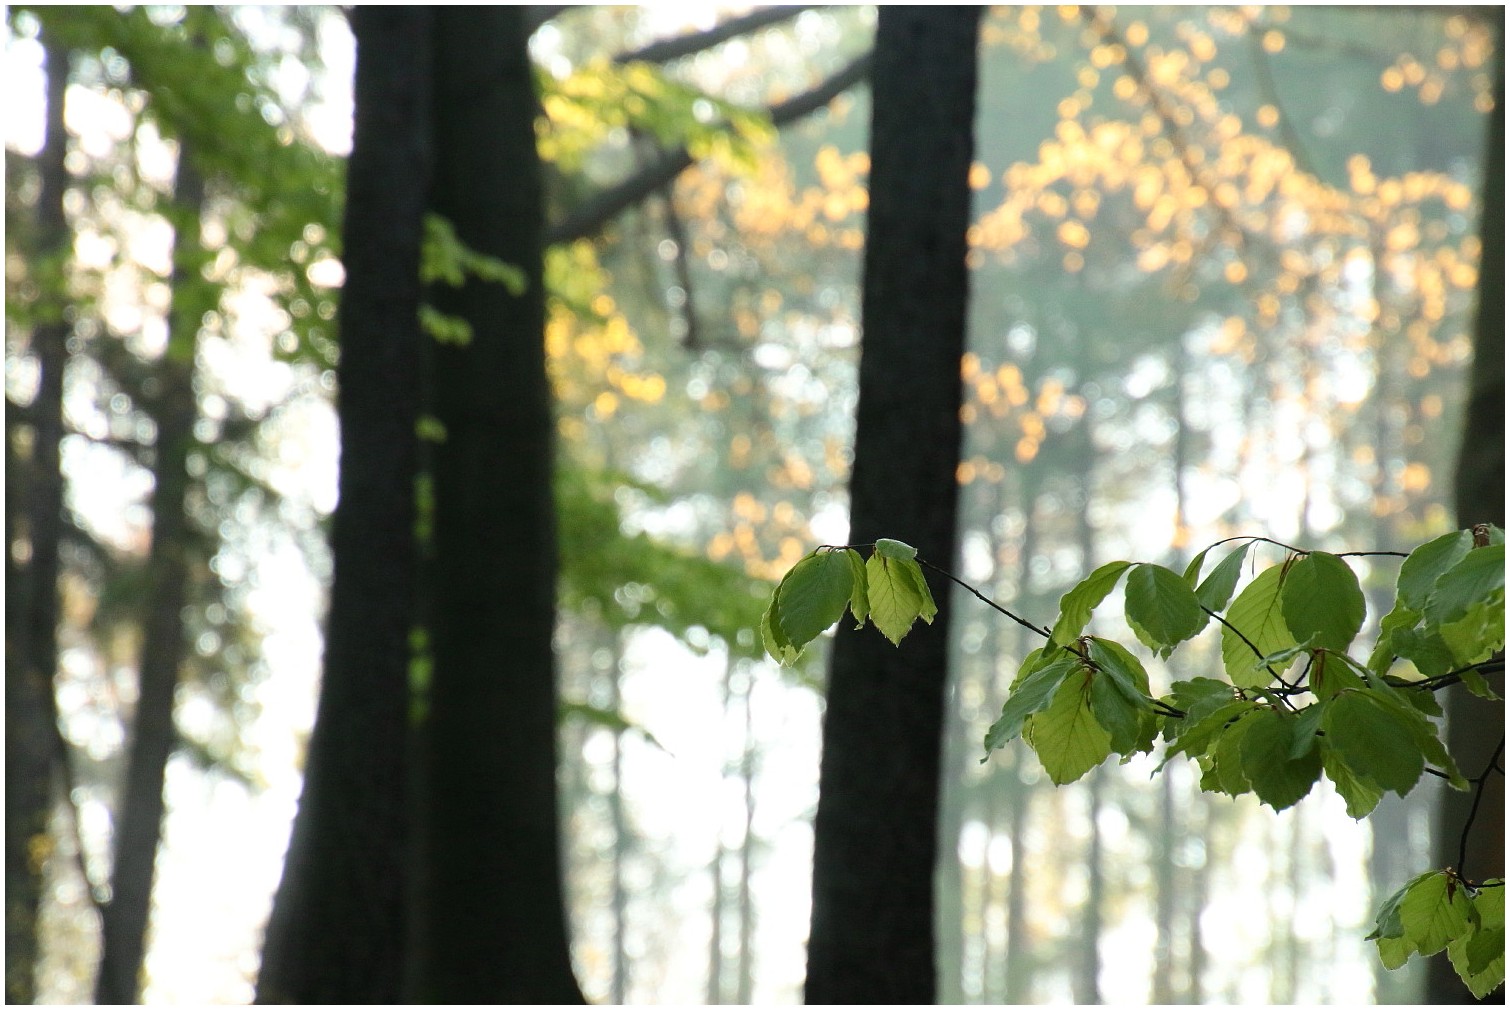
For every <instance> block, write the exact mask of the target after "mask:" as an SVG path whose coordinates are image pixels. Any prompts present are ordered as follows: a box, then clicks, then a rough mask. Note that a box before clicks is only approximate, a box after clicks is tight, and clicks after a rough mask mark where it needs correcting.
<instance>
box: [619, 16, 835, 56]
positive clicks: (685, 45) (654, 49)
mask: <svg viewBox="0 0 1510 1010" xmlns="http://www.w3.org/2000/svg"><path fill="white" fill-rule="evenodd" d="M816 6H819V5H817V4H803V5H800V6H799V5H793V6H789V7H758V8H756V9H755V10H753V11H750V13H748V14H742V15H740V16H739V17H737V18H730V19H729V20H727V21H725V22H723V23H721V24H716V25H714V26H713V27H712V28H709V29H707V30H706V31H700V32H688V33H687V34H685V35H678V36H676V37H675V38H669V39H660V40H658V41H655V42H651V43H650V44H648V45H644V46H641V47H640V48H639V49H634V50H631V51H629V52H627V53H620V54H619V55H618V56H615V57H614V58H613V61H614V62H615V63H618V64H621V65H622V64H625V63H670V62H671V61H672V60H679V59H681V58H682V57H684V56H692V55H694V54H696V53H700V52H702V51H703V50H705V49H712V48H713V47H714V46H716V45H719V44H720V43H723V42H728V41H729V40H730V39H735V38H738V37H739V36H741V35H747V34H749V33H750V32H755V31H759V30H760V29H762V28H768V27H770V26H771V25H777V24H780V23H781V22H783V21H789V20H791V19H792V18H794V17H796V16H797V15H798V14H801V13H802V12H803V11H807V10H812V9H813V8H814V7H816Z"/></svg>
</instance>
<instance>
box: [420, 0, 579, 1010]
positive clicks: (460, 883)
mask: <svg viewBox="0 0 1510 1010" xmlns="http://www.w3.org/2000/svg"><path fill="white" fill-rule="evenodd" d="M526 44H527V38H526V33H525V28H524V24H523V21H522V14H521V11H520V9H519V8H517V7H470V8H461V7H441V8H438V9H437V13H436V61H435V67H436V77H435V95H434V109H435V144H436V152H437V160H436V174H435V182H434V185H433V188H432V190H431V209H432V210H433V211H435V212H436V213H438V214H440V215H441V216H443V217H445V218H446V219H448V220H449V221H451V223H452V224H453V225H454V226H455V229H456V233H457V236H458V237H459V238H460V240H461V241H462V242H464V243H465V244H466V245H468V246H469V247H470V248H472V249H474V250H476V251H477V252H479V253H482V254H485V255H488V256H494V257H497V258H499V259H501V260H502V261H503V262H505V263H508V264H511V265H512V266H514V267H516V268H517V269H519V270H520V271H521V272H522V273H523V275H524V277H525V279H526V281H527V287H526V289H525V290H524V291H523V292H522V293H521V294H517V295H516V294H513V293H511V292H510V291H509V290H508V289H507V288H506V287H505V286H503V285H502V284H499V283H496V282H491V281H484V280H479V279H475V278H473V279H470V280H468V282H467V283H466V284H465V285H464V286H463V287H461V288H460V289H454V290H450V289H448V290H437V291H434V292H432V294H433V301H434V303H435V304H436V306H437V307H438V308H439V309H440V310H441V311H443V312H447V313H450V314H452V315H456V316H459V317H461V318H463V319H466V320H467V321H468V322H469V323H470V324H471V327H472V331H473V335H472V339H471V340H470V341H469V342H468V343H467V344H465V345H456V344H448V345H437V346H436V347H435V348H434V353H433V363H432V367H433V381H434V395H435V401H434V408H433V409H434V413H435V415H436V416H437V417H438V418H439V420H440V421H441V423H442V424H443V425H444V427H445V432H446V435H445V439H444V440H443V441H442V442H441V443H440V444H438V445H437V446H436V448H435V454H434V463H433V477H434V487H435V522H434V529H435V541H434V544H435V557H434V563H433V565H432V568H431V571H430V573H429V575H428V577H427V585H428V589H429V593H430V596H431V598H432V599H433V602H434V609H433V616H432V622H433V626H432V628H431V632H432V640H433V642H434V661H435V665H434V673H433V677H432V682H431V685H430V701H429V714H428V719H427V722H426V725H425V727H424V734H423V735H424V747H423V753H424V763H425V768H424V775H425V779H424V781H425V787H424V803H425V806H424V817H425V821H426V834H425V836H424V837H423V838H422V840H421V841H422V845H423V851H422V856H421V866H422V867H423V874H424V888H423V892H422V893H423V895H424V900H423V902H422V904H421V906H420V907H419V908H418V910H417V911H418V915H419V924H420V933H419V935H420V941H419V956H420V962H419V972H418V975H417V976H416V987H415V990H414V992H413V993H412V994H411V995H413V996H415V997H416V998H418V999H420V1000H423V1001H437V1002H464V1003H470V1002H480V1003H510V1002H523V1003H580V1002H582V995H581V992H580V990H579V989H578V987H577V982H576V980H575V978H574V977H573V976H572V969H571V959H570V951H569V948H568V941H567V927H566V915H565V908H564V904H563V894H562V886H561V866H560V848H559V844H558V838H559V823H558V820H557V816H556V809H557V798H556V682H555V662H554V656H553V654H552V646H551V639H552V635H553V633H554V629H555V619H556V536H555V503H554V496H553V494H552V475H553V469H552V468H553V460H552V452H553V432H554V420H553V418H552V414H551V394H550V386H549V383H548V381H547V378H546V373H545V346H544V319H545V296H544V291H543V289H542V283H543V280H542V266H541V248H542V246H541V233H542V227H543V224H542V203H541V201H542V194H541V177H540V165H539V160H538V157H537V155H536V151H535V121H536V117H537V115H538V113H539V109H538V103H537V100H536V97H535V91H534V78H533V75H532V71H531V67H530V62H529V57H528V52H527V49H526Z"/></svg>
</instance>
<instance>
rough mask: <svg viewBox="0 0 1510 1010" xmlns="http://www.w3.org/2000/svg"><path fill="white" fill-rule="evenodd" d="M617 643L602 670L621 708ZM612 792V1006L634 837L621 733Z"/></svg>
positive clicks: (621, 998)
mask: <svg viewBox="0 0 1510 1010" xmlns="http://www.w3.org/2000/svg"><path fill="white" fill-rule="evenodd" d="M619 646H620V642H619V636H618V634H617V633H615V635H614V641H613V653H614V661H613V665H612V666H610V667H609V668H608V670H607V671H605V673H604V676H605V677H606V678H607V680H608V707H609V709H610V710H611V711H614V712H617V711H619V710H620V705H621V704H622V701H623V699H622V698H621V696H620V694H619V677H620V676H621V675H622V669H623V668H622V665H621V655H620V652H621V650H620V647H619ZM612 763H613V792H611V793H609V794H608V812H609V817H610V819H611V820H612V822H613V866H612V868H611V877H610V885H609V886H610V894H611V895H612V900H611V903H610V904H611V909H612V914H613V975H612V980H611V982H610V984H609V990H608V991H609V999H610V1001H611V1002H612V1003H613V1004H614V1005H615V1006H622V1005H623V1004H624V1002H625V996H626V994H627V993H628V991H629V952H628V950H627V942H626V941H627V939H628V937H627V933H628V929H629V914H628V913H629V894H628V892H627V891H626V890H625V888H624V857H625V856H627V855H628V854H629V849H630V847H631V845H632V844H633V839H632V838H631V837H630V834H629V823H628V819H627V818H626V817H625V815H624V734H623V733H622V732H620V731H615V732H614V735H613V759H612Z"/></svg>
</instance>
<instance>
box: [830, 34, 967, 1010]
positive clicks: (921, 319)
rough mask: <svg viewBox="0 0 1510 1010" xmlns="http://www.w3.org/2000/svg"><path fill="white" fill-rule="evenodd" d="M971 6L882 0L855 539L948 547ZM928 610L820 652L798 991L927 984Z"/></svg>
mask: <svg viewBox="0 0 1510 1010" xmlns="http://www.w3.org/2000/svg"><path fill="white" fill-rule="evenodd" d="M980 15H981V11H980V9H979V8H974V7H882V8H880V10H879V14H878V20H877V28H876V52H875V68H874V73H873V74H872V80H873V82H874V83H873V94H874V111H873V114H872V117H873V118H872V125H871V177H870V181H871V185H870V211H869V221H868V237H867V241H866V247H865V264H864V271H865V275H864V295H863V303H862V317H863V324H864V333H865V335H864V341H863V344H862V352H861V360H860V399H859V406H858V430H857V434H856V439H855V463H854V472H853V475H852V477H851V480H850V493H851V532H850V541H851V542H852V543H868V542H870V541H873V540H875V539H876V538H877V537H881V536H887V537H894V538H897V539H900V540H905V541H907V542H908V543H910V544H912V545H913V546H915V547H916V548H917V549H918V553H919V555H920V556H921V557H923V558H926V559H928V560H930V561H933V562H934V563H936V564H940V565H950V564H952V563H953V561H954V558H955V553H956V533H955V513H956V500H957V497H958V485H957V483H956V480H955V468H956V467H957V465H958V462H959V446H960V422H959V408H960V396H961V391H960V375H959V361H960V355H961V353H962V352H963V350H964V332H965V304H966V297H967V272H966V267H965V252H966V248H965V229H966V227H967V225H968V219H969V210H970V191H969V188H968V185H967V176H968V173H969V168H970V163H971V159H972V156H973V147H974V138H973V123H974V107H975V83H976V54H975V50H976V38H977V33H978V28H979V19H980ZM933 586H934V595H935V597H936V598H937V600H938V603H939V614H938V616H937V618H936V619H935V620H934V623H933V625H932V626H929V627H923V626H919V627H917V628H916V629H914V631H913V632H912V634H910V635H909V636H908V638H907V639H906V640H905V641H904V642H903V643H902V646H901V648H893V647H892V645H891V644H890V643H889V642H887V641H885V639H884V638H883V637H882V636H881V635H879V634H877V633H876V632H875V631H874V630H866V631H865V632H863V633H860V634H850V633H848V632H847V631H845V632H841V633H840V634H839V637H838V639H837V640H836V642H835V647H834V653H833V660H832V664H831V669H830V683H829V689H828V707H827V712H826V715H825V718H824V731H823V732H824V741H823V760H822V768H821V772H820V792H819V801H818V813H817V819H816V825H815V842H814V865H813V917H812V931H811V935H810V940H809V947H808V977H807V990H806V998H807V1001H808V1002H809V1003H876V1004H891V1003H931V1002H933V1000H934V988H935V976H936V968H935V964H934V943H933V931H934V911H933V879H934V862H935V856H936V852H937V849H938V806H939V770H940V751H941V744H942V740H941V733H942V727H943V709H944V697H945V674H946V667H947V662H946V649H947V644H948V638H949V623H950V622H949V606H948V595H949V594H948V592H947V586H946V585H944V584H941V583H940V582H938V581H934V582H933Z"/></svg>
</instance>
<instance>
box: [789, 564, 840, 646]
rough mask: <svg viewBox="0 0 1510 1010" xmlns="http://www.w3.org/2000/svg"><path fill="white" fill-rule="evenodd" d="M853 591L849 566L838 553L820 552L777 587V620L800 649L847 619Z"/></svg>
mask: <svg viewBox="0 0 1510 1010" xmlns="http://www.w3.org/2000/svg"><path fill="white" fill-rule="evenodd" d="M853 589H854V574H853V572H852V571H851V570H850V563H849V560H848V559H847V558H845V557H844V556H843V554H842V553H841V552H839V551H817V552H815V553H813V554H809V555H808V556H807V557H805V558H803V559H802V560H801V561H799V562H797V564H796V565H794V566H793V567H792V570H791V571H789V572H787V573H786V577H785V578H783V579H782V580H781V585H779V586H777V587H776V621H777V622H778V623H779V624H780V625H781V630H782V632H783V633H784V634H785V635H786V638H787V641H788V642H790V643H791V644H792V646H793V647H794V648H797V649H801V648H802V647H803V646H805V645H807V643H808V642H811V641H812V640H813V639H815V638H817V637H818V636H819V635H820V634H822V633H823V632H824V631H826V630H827V629H828V628H830V627H832V626H833V624H834V622H836V621H838V620H839V618H841V617H843V616H844V608H845V607H847V606H848V605H849V600H850V594H851V592H852V591H853Z"/></svg>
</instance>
